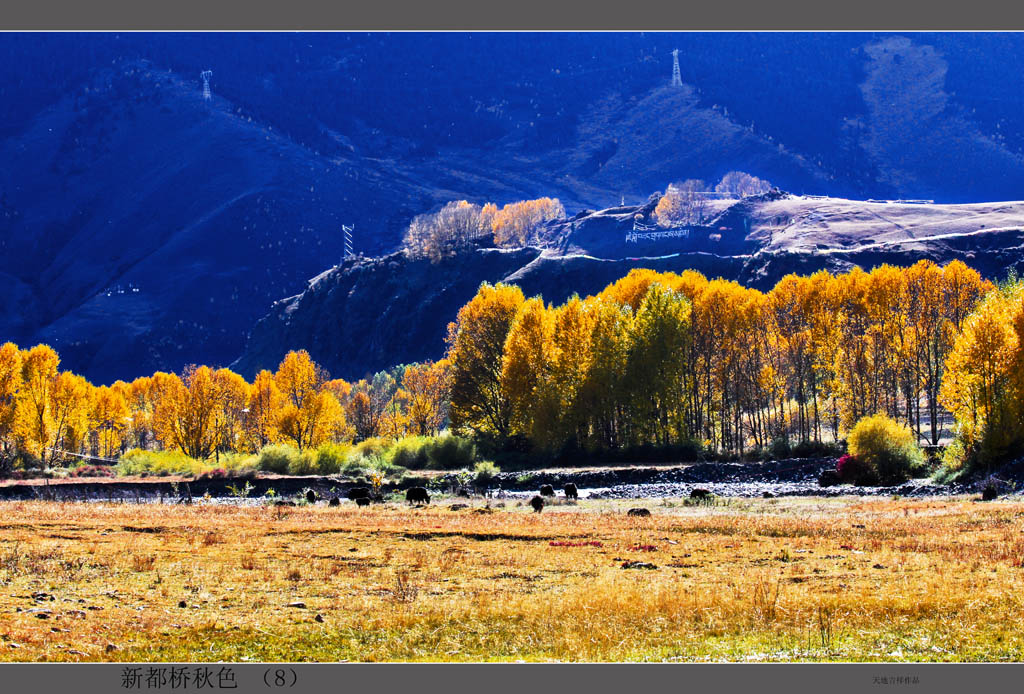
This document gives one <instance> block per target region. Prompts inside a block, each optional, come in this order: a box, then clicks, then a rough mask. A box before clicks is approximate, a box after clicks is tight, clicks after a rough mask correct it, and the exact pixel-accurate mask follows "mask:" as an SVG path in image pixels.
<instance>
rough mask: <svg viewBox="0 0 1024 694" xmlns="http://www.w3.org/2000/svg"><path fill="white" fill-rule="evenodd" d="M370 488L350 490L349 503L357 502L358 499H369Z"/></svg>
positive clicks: (353, 488)
mask: <svg viewBox="0 0 1024 694" xmlns="http://www.w3.org/2000/svg"><path fill="white" fill-rule="evenodd" d="M369 498H370V488H369V487H352V489H349V490H348V499H349V501H355V500H356V499H369Z"/></svg>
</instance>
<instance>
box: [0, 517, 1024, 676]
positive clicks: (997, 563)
mask: <svg viewBox="0 0 1024 694" xmlns="http://www.w3.org/2000/svg"><path fill="white" fill-rule="evenodd" d="M435 501H436V499H435ZM505 503H506V504H507V505H506V506H505V507H504V508H494V509H489V510H488V509H483V508H481V506H482V502H479V501H476V502H474V503H473V504H472V505H471V508H469V509H464V510H460V511H451V510H449V509H448V503H447V501H442V503H441V504H439V505H432V506H431V507H429V508H424V509H413V508H410V507H408V506H406V505H403V504H384V505H381V506H376V505H374V506H371V507H367V508H361V509H357V508H355V507H354V506H348V504H347V503H346V504H345V505H343V506H342V507H341V508H340V509H339V508H333V509H331V508H327V507H322V506H317V507H297V508H286V509H281V508H276V509H271V508H251V507H248V508H237V507H230V506H213V505H210V506H204V505H195V506H191V507H189V506H161V505H131V504H71V503H68V504H61V503H52V502H50V503H47V502H7V503H3V504H0V510H2V513H0V659H3V660H17V661H34V660H104V661H105V660H126V661H127V660H135V661H215V660H229V661H244V660H261V661H262V660H271V661H273V660H313V661H335V660H353V661H384V660H388V661H393V660H398V661H421V660H427V661H437V660H456V661H474V660H502V661H509V660H526V661H534V660H567V661H608V660H613V661H623V660H683V661H690V660H714V661H723V660H725V661H734V660H737V661H744V660H769V661H780V660H781V661H786V660H799V661H815V660H829V661H832V660H843V661H848V660H854V661H862V660H901V661H902V660H912V661H960V660H985V661H997V660H998V661H1019V660H1021V659H1022V652H1024V610H1022V609H1021V608H1022V601H1024V591H1022V590H1021V589H1022V587H1024V568H1022V561H1024V532H1022V529H1024V504H1022V503H1017V502H1003V501H1000V502H996V503H990V504H982V503H978V502H975V501H971V500H967V499H953V500H926V501H908V500H899V501H895V500H860V499H853V498H840V499H829V500H822V499H765V500H762V499H757V500H749V501H739V500H735V501H731V502H726V503H719V504H716V505H708V504H705V505H700V506H696V505H687V504H684V503H683V502H682V500H668V501H664V502H662V501H651V502H644V505H646V506H647V507H648V508H650V509H651V510H652V513H653V515H652V517H650V518H631V517H627V516H626V515H625V514H624V510H625V509H626V508H628V507H629V505H631V504H626V503H625V502H614V501H583V502H581V503H580V504H579V505H570V504H563V505H558V506H554V507H552V508H548V509H545V511H544V512H543V513H541V514H534V513H532V512H530V511H529V508H528V507H522V506H518V505H516V502H505ZM634 503H635V502H634ZM552 543H555V544H552ZM626 561H642V562H648V563H653V564H655V565H656V567H657V568H655V569H623V568H621V567H622V564H623V563H624V562H626ZM51 597H52V598H53V599H52V600H51V599H50V598H51ZM299 604H301V606H300V605H299ZM41 615H42V616H41Z"/></svg>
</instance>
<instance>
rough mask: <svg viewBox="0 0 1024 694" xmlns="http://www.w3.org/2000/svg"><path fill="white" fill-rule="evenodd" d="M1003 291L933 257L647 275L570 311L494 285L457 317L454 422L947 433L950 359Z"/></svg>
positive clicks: (743, 435) (569, 435)
mask: <svg viewBox="0 0 1024 694" xmlns="http://www.w3.org/2000/svg"><path fill="white" fill-rule="evenodd" d="M990 289H991V285H990V283H988V282H987V281H985V280H983V279H982V278H981V277H980V276H979V275H978V273H977V272H975V271H973V270H971V269H970V268H968V267H967V266H966V265H964V264H963V263H960V262H953V263H950V264H949V265H947V266H946V267H944V268H942V267H938V266H936V265H935V264H933V263H931V262H928V261H921V262H919V263H917V264H916V265H914V266H912V267H910V268H896V267H892V266H888V265H886V266H882V267H880V268H877V269H875V270H873V271H872V272H870V273H868V272H864V271H862V270H860V269H854V270H853V271H851V272H849V273H846V274H841V275H833V274H830V273H828V272H826V271H821V272H818V273H815V274H813V275H811V276H808V277H801V276H797V275H789V276H787V277H785V278H784V279H782V280H781V281H780V282H779V283H778V284H777V285H776V286H775V287H774V288H773V289H772V290H771V291H769V292H767V293H762V292H760V291H757V290H755V289H748V288H745V287H742V286H740V285H739V284H736V283H735V282H729V281H725V280H721V279H716V280H708V279H706V278H705V277H704V276H703V275H701V274H699V273H697V272H693V271H686V272H683V273H682V274H675V273H657V272H654V271H651V270H634V271H632V272H631V273H630V274H629V275H628V276H626V277H625V278H623V279H621V280H619V281H618V282H615V283H614V284H612V285H610V286H609V287H607V288H606V289H605V290H604V291H602V292H601V293H600V294H598V295H597V296H594V297H588V298H586V299H580V298H579V297H573V298H571V299H570V300H569V301H567V302H566V303H564V304H562V305H561V306H550V305H545V304H544V302H543V301H542V300H541V299H540V298H533V299H526V298H525V297H524V296H523V294H522V292H521V291H520V290H519V289H518V288H517V287H512V286H503V285H497V286H490V285H486V284H485V285H483V286H482V287H481V288H480V291H479V292H478V294H477V295H476V296H475V297H474V298H473V299H472V300H471V301H470V302H469V303H468V304H466V306H464V307H463V308H462V310H461V311H460V312H459V315H458V319H457V321H456V322H455V323H453V324H452V325H451V326H450V328H449V343H450V350H449V354H448V359H449V361H450V362H451V368H452V370H453V374H452V391H451V410H450V412H451V421H452V425H453V427H455V428H456V429H457V430H470V431H473V432H476V433H483V434H487V435H492V436H496V437H498V438H506V437H513V436H516V435H520V436H526V437H529V438H530V439H532V440H533V441H534V442H535V443H537V444H539V445H541V446H543V447H546V448H549V449H553V450H557V449H559V448H561V447H564V446H566V445H577V446H583V447H589V448H604V449H615V448H620V447H624V446H640V445H645V444H651V445H671V444H678V443H682V442H686V441H692V440H700V441H702V442H705V443H706V444H707V445H709V446H711V447H714V448H715V449H718V450H720V451H723V452H728V453H734V454H738V455H742V454H743V452H744V451H746V450H748V449H749V448H750V447H766V446H768V445H771V444H772V443H773V442H775V441H777V440H778V439H786V440H788V441H794V442H822V441H825V440H828V439H838V438H839V437H840V436H841V434H842V433H843V432H845V431H847V430H849V428H850V427H852V426H853V424H854V423H856V422H857V421H858V420H859V419H861V418H862V417H864V416H866V415H872V414H875V413H885V414H887V415H889V416H891V417H893V418H895V419H897V420H899V421H901V422H903V423H906V424H908V425H909V426H910V427H911V428H912V429H913V430H914V431H915V432H916V434H917V436H918V437H919V439H920V440H922V441H927V442H931V443H937V442H938V440H939V438H940V436H941V435H942V417H941V415H942V412H941V406H940V399H939V390H940V386H941V384H942V381H943V376H944V369H945V363H946V357H947V355H948V353H949V352H950V350H951V349H952V347H953V343H954V341H955V340H956V339H957V336H958V335H959V334H960V333H961V332H962V330H963V326H964V321H965V320H966V319H967V316H968V315H970V313H971V311H972V310H973V309H974V308H975V306H976V305H977V304H978V302H979V301H980V300H981V298H982V297H983V296H984V295H985V294H986V293H987V292H988V291H989V290H990Z"/></svg>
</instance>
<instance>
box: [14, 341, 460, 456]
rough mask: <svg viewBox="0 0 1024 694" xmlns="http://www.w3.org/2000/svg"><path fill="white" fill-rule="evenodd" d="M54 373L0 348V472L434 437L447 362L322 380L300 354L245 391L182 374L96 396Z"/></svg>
mask: <svg viewBox="0 0 1024 694" xmlns="http://www.w3.org/2000/svg"><path fill="white" fill-rule="evenodd" d="M59 365H60V358H59V356H58V355H57V353H56V352H55V351H54V350H53V349H52V348H50V347H49V346H47V345H37V346H35V347H33V348H31V349H28V350H21V349H19V348H18V347H17V346H16V345H14V344H12V343H6V344H4V345H3V346H0V450H2V454H3V461H4V462H5V463H6V464H7V465H10V463H11V462H12V461H13V460H14V459H16V458H17V457H18V456H19V455H23V454H29V455H30V456H32V457H34V458H36V459H39V460H40V461H41V462H42V463H44V464H47V465H54V464H56V463H59V462H62V461H66V459H67V458H69V457H73V455H76V454H77V455H81V454H88V455H94V456H102V457H107V458H112V457H115V456H117V455H120V454H121V453H123V452H124V451H125V450H126V449H127V448H130V447H139V448H144V449H145V448H159V449H168V450H178V451H181V452H183V453H184V454H186V455H188V456H190V457H193V458H197V459H203V458H208V457H209V456H211V455H219V454H220V453H222V452H227V451H239V452H254V451H257V450H259V449H260V448H262V447H264V446H266V445H268V444H272V443H279V442H287V443H291V444H293V445H295V446H296V447H297V448H298V449H299V450H303V449H307V448H316V447H317V446H319V445H320V444H322V443H324V442H326V441H348V440H352V439H353V438H370V437H373V436H378V435H381V436H390V437H395V438H398V437H401V436H404V435H406V434H420V435H429V434H436V433H438V432H439V431H440V429H441V427H442V426H443V424H444V422H445V421H446V419H447V416H448V415H447V406H448V397H449V396H448V384H449V374H450V369H449V366H448V363H447V362H445V361H440V362H427V363H423V364H415V365H411V366H400V367H396V368H395V369H392V370H391V371H389V372H382V373H379V374H377V375H376V376H374V378H373V379H372V380H370V381H367V380H360V381H358V382H356V383H348V382H346V381H344V380H341V379H334V380H332V379H330V378H329V377H328V375H327V374H326V373H325V372H324V371H323V369H321V368H320V367H319V366H318V365H317V364H315V363H314V362H313V361H312V360H311V359H310V357H309V354H308V353H307V352H305V351H298V352H289V353H288V354H287V355H286V356H285V358H284V359H283V360H282V361H281V364H280V365H279V366H278V369H277V371H276V372H270V371H267V370H264V371H260V372H259V373H258V374H257V375H256V377H255V378H254V379H253V381H252V383H249V382H247V381H246V380H245V379H244V378H243V377H242V376H240V375H239V374H237V373H234V372H233V371H231V370H230V369H223V368H222V369H212V368H210V367H208V366H192V367H188V368H186V369H185V370H184V372H183V373H182V374H181V375H177V374H170V373H164V372H157V373H155V374H153V375H152V376H146V377H141V378H138V379H136V380H134V381H132V382H131V383H127V382H124V381H117V382H115V383H114V384H112V385H110V386H93V385H92V384H90V383H89V382H88V381H87V380H86V379H85V378H83V377H82V376H79V375H77V374H74V373H71V372H69V371H60V370H59ZM69 454H71V455H70V456H69Z"/></svg>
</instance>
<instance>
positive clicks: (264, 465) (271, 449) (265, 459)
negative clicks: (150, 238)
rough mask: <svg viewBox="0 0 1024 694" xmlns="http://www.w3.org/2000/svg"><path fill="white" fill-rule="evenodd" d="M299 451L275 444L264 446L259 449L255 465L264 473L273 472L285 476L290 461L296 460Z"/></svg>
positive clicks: (290, 463)
mask: <svg viewBox="0 0 1024 694" xmlns="http://www.w3.org/2000/svg"><path fill="white" fill-rule="evenodd" d="M298 455H299V451H298V450H297V449H296V448H295V447H293V446H288V445H286V444H283V443H275V444H271V445H269V446H264V447H263V448H261V449H260V452H259V454H258V455H257V458H256V465H257V467H258V468H259V469H260V470H263V471H264V472H275V473H277V474H279V475H287V474H289V473H288V470H289V469H290V468H291V465H292V460H293V459H295V458H297V457H298Z"/></svg>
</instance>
